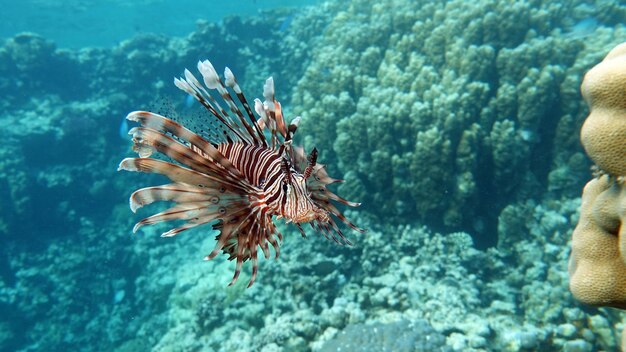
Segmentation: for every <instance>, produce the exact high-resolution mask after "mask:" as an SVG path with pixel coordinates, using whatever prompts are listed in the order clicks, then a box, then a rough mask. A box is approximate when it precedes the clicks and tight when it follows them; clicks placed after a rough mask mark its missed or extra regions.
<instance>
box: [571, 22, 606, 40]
mask: <svg viewBox="0 0 626 352" xmlns="http://www.w3.org/2000/svg"><path fill="white" fill-rule="evenodd" d="M599 26H600V22H598V20H596V19H595V18H593V17H587V18H585V19H583V20H581V21H579V22H578V23H576V24H575V25H574V26H573V27H572V28H570V30H569V32H567V33H566V34H565V36H566V37H568V38H571V39H582V38H585V37H588V36H589V35H591V34H593V32H595V31H596V29H598V27H599Z"/></svg>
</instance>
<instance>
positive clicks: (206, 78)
mask: <svg viewBox="0 0 626 352" xmlns="http://www.w3.org/2000/svg"><path fill="white" fill-rule="evenodd" d="M198 70H199V71H200V73H201V74H202V81H203V83H204V84H202V83H201V82H200V80H198V79H197V78H196V77H195V76H194V75H193V74H192V73H191V72H190V71H189V70H185V73H184V78H183V77H181V78H176V79H175V80H174V83H175V85H176V86H177V87H178V88H180V89H181V90H183V91H185V92H186V93H188V94H189V95H190V96H192V97H193V98H195V99H196V100H197V101H198V102H199V103H200V104H201V105H202V106H204V107H205V108H206V109H207V111H208V112H209V113H210V114H211V115H212V117H214V118H215V121H213V122H212V123H211V124H210V126H203V127H204V128H205V129H203V133H202V135H199V134H197V133H196V132H194V131H191V130H189V129H188V128H186V127H185V126H183V125H181V124H179V123H177V122H175V121H173V120H171V119H168V118H167V117H164V116H161V115H158V114H155V113H151V112H147V111H135V112H132V113H130V114H128V116H127V117H126V118H127V119H128V120H130V121H134V122H137V123H138V124H139V126H138V127H135V128H133V129H132V130H131V131H130V132H129V134H131V135H132V136H133V143H134V145H133V150H135V151H136V152H138V153H139V158H126V159H124V160H123V161H122V162H121V163H120V166H119V170H126V171H137V172H145V173H157V174H161V175H164V176H166V177H168V178H169V179H170V181H171V183H169V184H165V185H161V186H154V187H146V188H142V189H139V190H137V191H135V192H134V193H133V194H132V195H131V197H130V207H131V210H132V211H133V212H135V211H137V210H138V209H139V208H141V207H143V206H146V205H149V204H151V203H154V202H157V201H166V202H173V203H175V204H174V205H173V206H172V207H171V208H169V209H166V210H164V211H162V212H160V213H157V214H155V215H152V216H149V217H147V218H145V219H143V220H141V221H139V222H138V223H137V224H136V225H135V227H134V228H133V232H135V231H137V230H138V229H139V228H141V227H142V226H145V225H153V224H157V223H161V222H168V221H177V222H179V223H180V222H181V221H182V224H181V225H180V226H179V227H175V228H173V229H171V230H169V231H167V232H165V233H163V234H162V236H164V237H171V236H175V235H177V234H178V233H180V232H183V231H186V230H188V229H191V228H194V227H197V226H203V225H208V224H212V227H213V229H214V230H218V231H219V234H218V235H217V237H216V240H217V244H216V245H215V248H214V249H213V251H212V252H211V253H210V254H209V255H207V256H206V257H205V259H206V260H210V259H213V258H214V257H215V256H216V255H217V254H218V253H219V252H220V251H223V252H224V254H226V255H227V256H228V259H229V260H233V259H234V260H236V266H235V274H234V276H233V279H232V281H231V283H230V284H231V285H232V284H234V283H235V281H237V278H238V277H239V273H240V271H241V268H242V265H243V263H244V262H246V261H248V260H250V261H251V262H252V273H251V276H250V282H249V284H248V287H250V286H251V285H252V283H253V282H254V280H255V278H256V274H257V268H258V257H257V253H258V250H259V249H260V250H261V251H262V252H263V255H264V256H265V258H269V256H270V246H269V245H271V246H272V247H273V248H274V251H275V254H276V258H278V255H279V253H280V243H281V241H282V235H281V234H280V232H279V231H278V229H277V228H276V225H275V223H274V221H275V220H276V219H277V218H281V217H284V218H285V219H286V220H287V221H288V222H292V223H294V225H295V226H296V227H297V228H298V230H299V231H300V233H301V234H302V235H303V236H305V233H304V230H303V228H302V226H301V224H302V223H305V222H309V223H310V224H311V226H312V227H313V229H315V230H316V231H318V232H320V233H322V234H323V235H324V237H326V238H327V239H332V240H334V241H335V242H337V243H338V244H340V245H344V244H347V245H350V244H351V243H350V241H349V240H348V239H346V238H345V236H344V235H343V233H342V231H341V230H340V229H339V227H338V226H337V223H338V222H343V223H344V224H346V225H347V226H349V227H350V228H352V229H354V230H356V231H359V232H364V231H365V230H363V229H361V228H359V227H357V226H356V225H354V224H353V223H352V222H350V221H349V220H348V219H346V217H345V216H344V215H343V214H342V213H341V211H339V210H338V209H337V208H336V207H335V205H334V203H333V202H338V203H342V204H344V205H347V206H352V207H356V206H358V205H359V203H353V202H349V201H347V200H345V199H343V198H341V197H340V196H338V195H336V194H334V193H333V192H331V191H330V190H328V189H326V186H327V185H329V184H331V183H334V182H339V180H337V179H334V178H332V177H330V176H328V174H327V173H326V171H325V170H324V166H323V165H321V164H317V163H316V159H317V150H316V149H315V148H314V149H313V150H312V152H311V155H310V156H309V158H308V159H307V158H306V157H305V156H304V150H303V148H301V147H298V146H295V145H292V138H293V135H294V134H295V132H296V129H297V125H298V121H299V120H300V118H299V117H296V118H294V119H293V120H292V122H291V123H290V124H289V125H287V124H286V123H285V120H284V118H283V114H282V109H281V106H280V103H279V102H278V101H277V100H276V99H275V98H274V81H273V79H272V78H271V77H270V78H268V79H267V81H266V82H265V86H264V87H263V96H264V98H265V101H263V102H261V100H260V99H255V100H254V103H253V104H250V103H249V101H248V99H247V98H246V97H245V95H244V94H243V92H242V91H241V88H240V87H239V84H238V83H237V81H236V79H235V76H234V75H233V73H232V72H231V71H230V70H229V69H228V68H226V70H225V72H224V76H225V79H224V80H222V79H221V78H220V77H219V75H218V74H217V72H216V71H215V69H214V68H213V65H212V64H211V63H210V62H209V61H208V60H207V61H201V62H199V63H198ZM220 99H221V100H220ZM226 106H227V107H228V109H226V108H225V107H226ZM255 112H256V114H255ZM216 126H217V127H216ZM154 152H156V153H160V154H162V155H164V156H165V157H166V159H167V160H169V161H165V160H161V159H155V158H151V157H150V156H151V155H152V154H153V153H154ZM170 161H171V162H170ZM291 170H293V172H294V173H297V174H298V175H302V176H301V180H300V183H299V186H298V187H297V188H294V189H295V191H294V192H296V193H297V197H296V196H293V197H292V198H293V199H294V200H295V201H294V202H288V201H287V198H289V192H291V190H289V191H288V187H286V186H284V185H287V184H288V183H289V179H290V177H291V176H290V175H291V172H292V171H291ZM265 180H268V181H265ZM267 182H270V184H268V183H267ZM259 184H263V189H260V188H259V187H258V185H259ZM283 186H284V187H283ZM296 193H294V194H296ZM265 200H268V201H267V202H266V201H265ZM331 201H332V202H331ZM301 205H304V206H303V207H300V206H301Z"/></svg>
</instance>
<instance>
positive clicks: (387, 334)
mask: <svg viewBox="0 0 626 352" xmlns="http://www.w3.org/2000/svg"><path fill="white" fill-rule="evenodd" d="M356 350H362V351H381V352H391V351H398V352H410V351H451V350H452V349H451V348H450V347H449V346H446V344H445V338H444V336H443V335H441V334H439V333H438V332H436V331H435V330H434V329H433V328H432V327H431V326H430V325H429V324H428V322H426V321H425V320H417V321H414V322H409V321H405V320H402V321H398V322H395V323H390V324H380V323H378V324H377V323H374V324H369V325H365V324H350V325H348V326H347V327H346V328H345V329H344V330H343V331H341V332H340V333H339V334H337V336H335V338H333V339H332V340H329V341H327V342H326V344H324V347H322V349H320V352H335V351H356Z"/></svg>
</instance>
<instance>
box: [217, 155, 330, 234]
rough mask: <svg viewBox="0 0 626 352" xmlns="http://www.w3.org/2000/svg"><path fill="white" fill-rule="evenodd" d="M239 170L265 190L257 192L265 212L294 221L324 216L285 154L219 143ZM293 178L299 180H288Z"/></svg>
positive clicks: (252, 182)
mask: <svg viewBox="0 0 626 352" xmlns="http://www.w3.org/2000/svg"><path fill="white" fill-rule="evenodd" d="M217 150H218V151H219V152H220V153H222V155H224V156H225V157H226V158H227V159H228V160H230V162H231V163H232V164H233V166H234V167H235V168H237V170H239V172H241V174H242V175H243V176H244V177H245V178H246V179H247V180H248V181H249V182H250V183H251V184H252V185H254V186H256V187H258V188H259V189H260V190H261V192H259V193H258V194H256V195H255V197H256V198H257V199H258V200H257V202H258V204H263V205H264V206H262V207H261V208H262V209H263V212H264V213H269V214H270V215H278V216H280V217H284V218H286V219H288V220H289V221H291V222H294V223H301V222H308V221H311V220H312V219H313V218H314V217H315V216H317V215H321V214H320V212H319V211H316V209H315V208H316V207H315V205H314V204H313V202H312V201H311V199H310V198H309V196H308V192H307V191H306V182H305V180H304V179H303V175H302V174H300V173H298V172H296V171H295V170H284V168H283V167H282V165H283V164H282V159H281V157H280V156H279V155H278V154H277V153H276V152H275V151H273V150H270V149H267V148H264V147H260V146H256V145H251V144H245V143H222V144H219V145H218V146H217ZM287 172H289V173H290V175H289V178H290V179H291V180H292V181H295V182H287V178H288V175H287V174H286V173H287Z"/></svg>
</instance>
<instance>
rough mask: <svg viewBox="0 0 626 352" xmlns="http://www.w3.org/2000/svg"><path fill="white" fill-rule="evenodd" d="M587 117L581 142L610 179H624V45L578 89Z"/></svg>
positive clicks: (625, 48)
mask: <svg viewBox="0 0 626 352" xmlns="http://www.w3.org/2000/svg"><path fill="white" fill-rule="evenodd" d="M580 89H581V91H582V94H583V97H584V98H585V101H586V102H587V104H588V105H589V110H590V113H589V116H588V117H587V119H586V120H585V123H584V124H583V127H582V129H581V131H580V140H581V142H582V144H583V146H584V148H585V151H586V152H587V154H588V155H589V157H590V158H591V159H592V160H593V161H594V162H595V163H596V164H597V165H598V166H599V167H600V169H602V170H603V171H604V172H607V173H608V174H609V175H613V176H625V175H626V43H623V44H620V45H618V46H616V47H615V48H614V49H613V50H611V51H610V52H609V53H608V55H607V56H606V57H605V58H604V60H603V61H602V62H601V63H599V64H598V65H596V66H595V67H594V68H592V69H591V70H590V71H589V72H587V74H586V75H585V79H584V80H583V83H582V85H581V87H580Z"/></svg>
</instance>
